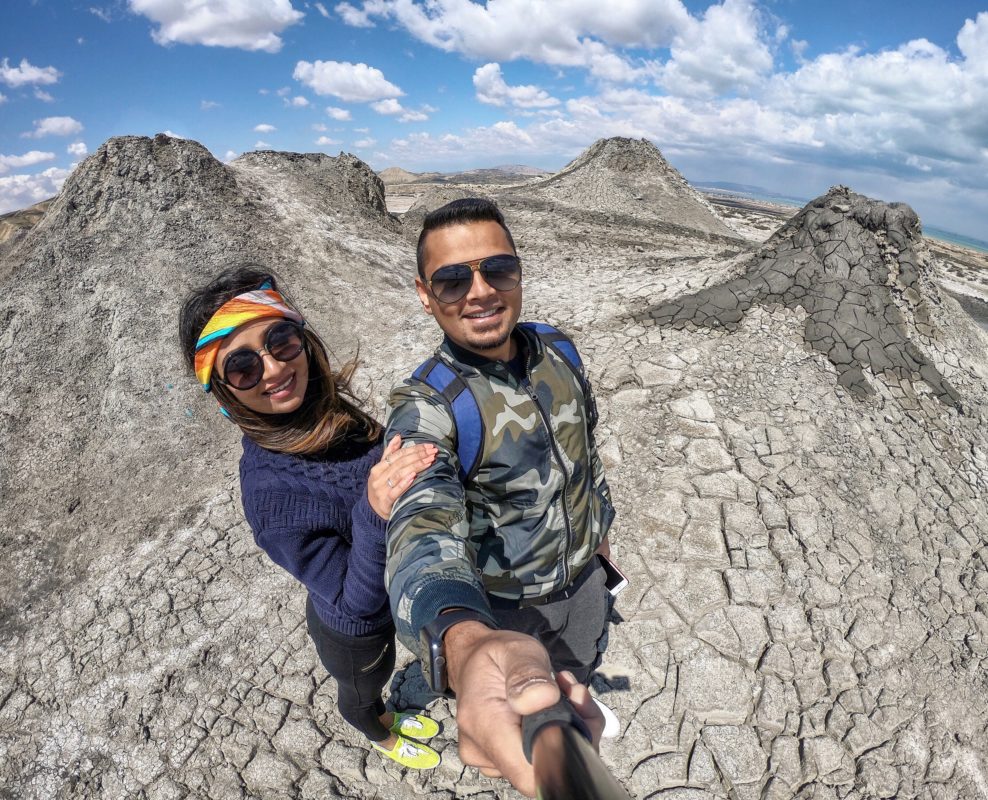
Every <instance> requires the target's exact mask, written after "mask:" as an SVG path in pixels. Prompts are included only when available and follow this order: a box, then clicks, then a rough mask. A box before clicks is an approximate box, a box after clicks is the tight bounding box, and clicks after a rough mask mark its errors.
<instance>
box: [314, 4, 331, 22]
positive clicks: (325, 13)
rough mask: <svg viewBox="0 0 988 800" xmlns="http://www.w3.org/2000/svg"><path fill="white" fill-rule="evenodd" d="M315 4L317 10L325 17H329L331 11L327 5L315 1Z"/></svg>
mask: <svg viewBox="0 0 988 800" xmlns="http://www.w3.org/2000/svg"><path fill="white" fill-rule="evenodd" d="M315 6H316V11H318V12H319V13H320V14H322V15H323V16H324V17H327V18H328V17H329V12H328V11H327V10H326V6H324V5H323V4H322V3H315Z"/></svg>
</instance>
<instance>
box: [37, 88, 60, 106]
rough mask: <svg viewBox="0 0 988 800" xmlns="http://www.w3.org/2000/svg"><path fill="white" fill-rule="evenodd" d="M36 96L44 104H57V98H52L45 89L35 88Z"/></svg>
mask: <svg viewBox="0 0 988 800" xmlns="http://www.w3.org/2000/svg"><path fill="white" fill-rule="evenodd" d="M34 96H35V97H36V98H37V99H38V100H40V101H41V102H42V103H54V102H55V98H54V97H52V96H51V95H50V94H48V92H46V91H45V90H44V89H38V88H35V90H34Z"/></svg>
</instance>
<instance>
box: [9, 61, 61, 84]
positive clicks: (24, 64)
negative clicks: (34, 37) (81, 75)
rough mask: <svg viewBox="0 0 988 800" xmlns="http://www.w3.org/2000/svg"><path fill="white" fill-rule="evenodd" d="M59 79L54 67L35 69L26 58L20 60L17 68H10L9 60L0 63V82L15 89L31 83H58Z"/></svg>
mask: <svg viewBox="0 0 988 800" xmlns="http://www.w3.org/2000/svg"><path fill="white" fill-rule="evenodd" d="M61 77H62V73H61V72H59V71H58V70H57V69H55V68H54V67H36V66H34V65H33V64H31V63H30V62H28V60H27V59H26V58H22V59H21V64H20V66H19V67H12V66H10V63H9V59H6V58H5V59H4V60H3V61H0V81H3V82H4V83H6V84H7V85H8V86H12V87H14V88H15V89H16V88H17V87H18V86H25V85H27V84H32V83H33V84H43V85H48V84H52V83H58V79H59V78H61Z"/></svg>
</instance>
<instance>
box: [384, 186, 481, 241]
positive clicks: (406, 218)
mask: <svg viewBox="0 0 988 800" xmlns="http://www.w3.org/2000/svg"><path fill="white" fill-rule="evenodd" d="M465 197H489V195H486V194H484V193H482V192H477V191H476V190H473V189H462V188H459V187H452V186H451V187H443V188H440V189H433V190H431V191H429V192H426V193H425V194H424V195H422V197H420V198H419V199H418V200H416V201H415V202H414V203H412V205H411V206H409V208H408V211H406V212H405V213H404V214H402V216H401V224H402V225H403V226H404V228H405V232H406V233H407V234H408V235H409V236H414V237H415V238H416V239H417V238H418V235H419V232H420V231H421V230H422V223H423V222H425V218H426V217H427V216H428V215H429V214H430V213H431V212H433V211H435V210H436V209H437V208H442V207H443V206H444V205H446V204H447V203H451V202H453V201H454V200H462V199H463V198H465Z"/></svg>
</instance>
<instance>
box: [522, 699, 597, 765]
mask: <svg viewBox="0 0 988 800" xmlns="http://www.w3.org/2000/svg"><path fill="white" fill-rule="evenodd" d="M546 725H569V726H570V727H572V728H576V730H577V731H578V732H579V733H580V734H582V735H583V737H584V738H585V739H586V740H587V741H588V742H593V737H592V736H591V735H590V729H589V728H587V724H586V723H585V722H584V721H583V718H582V717H581V716H580V715H579V714H577V713H576V709H575V708H573V705H572V703H570V701H569V700H567V699H566V698H565V697H562V698H560V699H559V701H558V702H557V703H555V705H551V706H549V707H548V708H543V709H542V710H541V711H536V712H535V713H534V714H528V715H527V716H524V717H522V718H521V740H522V748H523V750H524V751H525V758H527V759H528V763H529V764H531V763H532V747H533V746H534V745H535V737H536V736H537V735H538V733H539V731H541V730H542V729H543V728H544V727H545V726H546Z"/></svg>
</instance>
